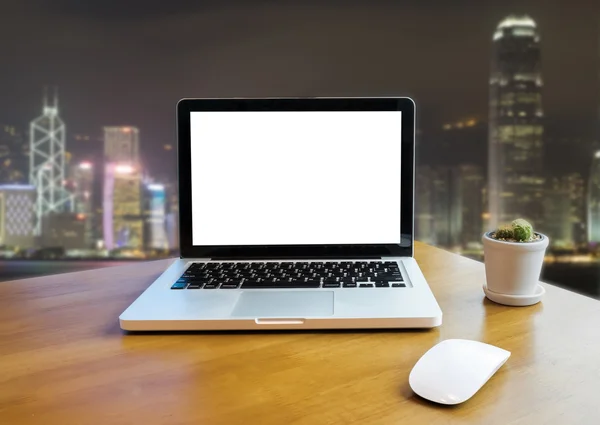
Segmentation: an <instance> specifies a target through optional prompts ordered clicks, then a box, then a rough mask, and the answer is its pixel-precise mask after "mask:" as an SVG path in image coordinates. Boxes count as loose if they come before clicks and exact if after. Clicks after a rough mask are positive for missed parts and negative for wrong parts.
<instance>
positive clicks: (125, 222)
mask: <svg viewBox="0 0 600 425" xmlns="http://www.w3.org/2000/svg"><path fill="white" fill-rule="evenodd" d="M141 197H142V175H141V172H140V169H139V168H138V167H135V166H133V165H131V164H129V163H114V162H108V163H106V164H105V167H104V190H103V208H104V209H103V220H102V223H103V231H104V245H105V247H106V248H107V249H109V250H112V249H115V248H132V249H139V250H141V249H143V248H144V220H143V215H142V199H141Z"/></svg>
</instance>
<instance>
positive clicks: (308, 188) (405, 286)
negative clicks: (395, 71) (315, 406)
mask: <svg viewBox="0 0 600 425" xmlns="http://www.w3.org/2000/svg"><path fill="white" fill-rule="evenodd" d="M177 123H178V130H177V131H178V165H179V169H178V173H179V204H180V249H181V257H180V258H179V259H176V260H174V261H173V262H172V264H171V265H170V267H168V268H167V269H166V270H165V271H164V273H162V275H161V276H160V277H159V278H158V279H156V281H154V282H153V283H152V284H151V285H150V286H149V287H148V288H147V290H145V291H144V292H143V293H142V294H141V295H140V296H139V297H138V298H137V299H136V300H135V301H134V302H133V303H132V304H131V305H130V306H129V307H128V308H127V309H126V310H125V311H124V312H123V313H122V314H121V316H120V317H119V319H120V326H121V328H122V329H124V330H130V331H176V330H269V329H271V330H275V329H297V330H300V329H359V328H373V329H382V328H432V327H436V326H439V325H441V323H442V312H441V310H440V307H439V305H438V303H437V301H436V299H435V297H434V295H433V293H432V291H431V289H430V287H429V285H428V284H427V281H426V280H425V278H424V276H423V274H422V272H421V270H420V269H419V266H418V264H417V262H416V261H415V259H414V257H413V222H414V216H413V211H414V198H413V196H414V193H413V192H414V163H415V104H414V102H413V101H412V100H411V99H409V98H286V99H282V98H268V99H266V98H265V99H237V98H236V99H183V100H181V101H180V102H179V103H178V105H177Z"/></svg>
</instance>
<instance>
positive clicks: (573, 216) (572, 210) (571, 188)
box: [541, 173, 586, 249]
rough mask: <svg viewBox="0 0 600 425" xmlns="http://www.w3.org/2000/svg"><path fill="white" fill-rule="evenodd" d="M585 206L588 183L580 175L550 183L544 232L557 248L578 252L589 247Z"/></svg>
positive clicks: (556, 179) (554, 180) (546, 195)
mask: <svg viewBox="0 0 600 425" xmlns="http://www.w3.org/2000/svg"><path fill="white" fill-rule="evenodd" d="M585 203H586V202H585V184H584V181H583V177H582V176H581V174H580V173H570V174H566V175H564V176H561V177H554V178H552V179H550V180H549V182H548V188H547V191H546V193H545V195H544V213H545V220H544V225H543V228H542V229H541V231H543V232H544V233H546V234H547V235H548V237H549V238H550V244H551V245H552V246H553V247H555V248H561V249H575V248H577V247H580V246H583V245H584V244H585V241H586V235H585V229H586V223H585V221H586V219H585Z"/></svg>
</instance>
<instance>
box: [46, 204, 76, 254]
mask: <svg viewBox="0 0 600 425" xmlns="http://www.w3.org/2000/svg"><path fill="white" fill-rule="evenodd" d="M42 227H43V228H44V232H43V233H42V235H41V237H40V246H41V247H42V248H61V249H64V250H74V249H83V248H86V245H87V244H86V241H85V216H84V215H83V214H80V213H71V212H66V213H53V214H49V215H47V216H45V217H43V219H42Z"/></svg>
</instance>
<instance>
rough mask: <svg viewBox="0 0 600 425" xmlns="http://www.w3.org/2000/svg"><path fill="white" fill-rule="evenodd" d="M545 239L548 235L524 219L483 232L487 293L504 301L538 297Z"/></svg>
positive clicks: (529, 300) (517, 302)
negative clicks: (538, 230)
mask: <svg viewBox="0 0 600 425" xmlns="http://www.w3.org/2000/svg"><path fill="white" fill-rule="evenodd" d="M548 242H549V240H548V237H547V236H545V235H542V234H541V233H538V232H536V231H534V230H533V226H532V225H531V224H530V223H529V222H527V221H526V220H523V219H517V220H514V221H513V222H512V223H511V224H510V225H505V226H501V227H499V228H498V229H496V230H493V231H491V232H487V233H486V234H484V235H483V253H484V262H485V274H486V280H487V283H486V285H484V288H483V289H484V292H485V294H486V296H487V297H488V298H489V299H491V300H492V301H495V302H499V303H501V304H507V305H531V304H535V303H537V302H538V301H540V299H541V297H542V295H543V294H544V292H545V290H544V288H543V287H542V286H541V285H539V279H540V274H541V272H542V266H543V264H544V254H545V252H546V248H547V247H548Z"/></svg>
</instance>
